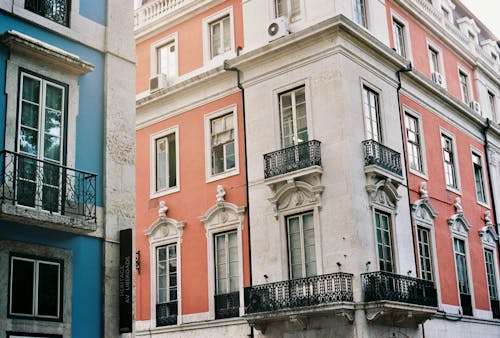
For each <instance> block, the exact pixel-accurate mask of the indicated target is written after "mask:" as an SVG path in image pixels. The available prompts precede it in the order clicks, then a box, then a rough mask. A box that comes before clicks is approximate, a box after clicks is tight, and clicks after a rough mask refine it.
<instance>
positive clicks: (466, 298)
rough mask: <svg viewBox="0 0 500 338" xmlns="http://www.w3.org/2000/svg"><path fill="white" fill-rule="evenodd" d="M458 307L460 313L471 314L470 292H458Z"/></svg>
mask: <svg viewBox="0 0 500 338" xmlns="http://www.w3.org/2000/svg"><path fill="white" fill-rule="evenodd" d="M460 307H461V308H462V314H463V315H465V316H472V315H473V312H472V297H471V295H470V294H466V293H460Z"/></svg>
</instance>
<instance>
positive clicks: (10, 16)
mask: <svg viewBox="0 0 500 338" xmlns="http://www.w3.org/2000/svg"><path fill="white" fill-rule="evenodd" d="M129 2H130V4H127V1H120V0H0V150H2V152H1V153H0V178H1V180H0V338H4V337H74V338H78V337H82V338H93V337H117V336H119V335H120V333H119V332H120V331H121V332H126V331H128V330H127V328H123V327H122V326H120V327H119V310H118V309H119V290H120V288H119V281H118V280H119V267H118V262H119V249H120V236H119V232H120V230H123V229H128V228H133V225H134V217H135V215H134V214H135V212H134V210H135V205H134V204H135V203H134V179H133V178H134V149H135V145H134V144H135V143H134V130H135V96H134V92H135V82H134V78H135V74H134V70H135V69H134V41H133V34H132V24H133V23H132V21H133V19H132V11H133V9H132V2H131V1H129ZM122 291H123V290H122Z"/></svg>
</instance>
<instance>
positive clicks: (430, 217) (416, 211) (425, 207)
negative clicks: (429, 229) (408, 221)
mask: <svg viewBox="0 0 500 338" xmlns="http://www.w3.org/2000/svg"><path fill="white" fill-rule="evenodd" d="M411 208H412V213H413V217H414V218H415V220H416V221H418V222H420V223H425V224H429V225H433V224H434V219H435V218H436V216H437V215H438V212H437V211H436V210H435V209H434V207H433V206H432V204H430V202H429V199H428V198H422V199H419V200H417V201H415V203H413V204H412V207H411Z"/></svg>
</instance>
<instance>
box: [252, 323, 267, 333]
mask: <svg viewBox="0 0 500 338" xmlns="http://www.w3.org/2000/svg"><path fill="white" fill-rule="evenodd" d="M248 325H250V326H251V327H253V328H254V329H256V330H257V331H260V332H261V333H262V334H265V333H266V329H267V325H266V324H265V323H264V322H256V321H253V320H250V321H248Z"/></svg>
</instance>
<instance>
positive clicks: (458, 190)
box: [439, 128, 462, 195]
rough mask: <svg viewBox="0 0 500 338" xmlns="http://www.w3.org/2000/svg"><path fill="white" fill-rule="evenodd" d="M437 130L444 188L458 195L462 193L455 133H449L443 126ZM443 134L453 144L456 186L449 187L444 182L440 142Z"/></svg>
mask: <svg viewBox="0 0 500 338" xmlns="http://www.w3.org/2000/svg"><path fill="white" fill-rule="evenodd" d="M439 131H440V132H439V146H440V149H441V160H442V162H443V178H444V183H445V187H446V190H449V191H452V192H454V193H456V194H458V195H462V192H461V191H462V189H461V187H462V185H461V182H460V181H461V180H460V166H459V162H458V160H459V159H458V152H457V143H456V139H455V135H453V134H452V133H450V132H449V131H447V130H445V129H443V128H440V129H439ZM443 136H446V137H448V138H449V139H450V140H451V143H452V146H453V167H454V168H455V180H456V183H457V186H456V187H451V186H449V185H448V184H447V183H446V164H445V161H444V154H443V144H442V137H443Z"/></svg>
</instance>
